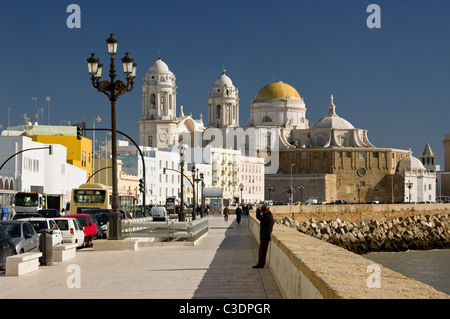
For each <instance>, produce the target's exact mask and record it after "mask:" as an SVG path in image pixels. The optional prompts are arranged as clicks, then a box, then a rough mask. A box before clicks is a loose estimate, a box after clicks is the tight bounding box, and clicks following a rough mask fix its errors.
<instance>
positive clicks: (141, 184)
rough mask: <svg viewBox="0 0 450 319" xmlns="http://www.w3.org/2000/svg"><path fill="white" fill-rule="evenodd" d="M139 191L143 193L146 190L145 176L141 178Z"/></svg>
mask: <svg viewBox="0 0 450 319" xmlns="http://www.w3.org/2000/svg"><path fill="white" fill-rule="evenodd" d="M139 191H140V192H141V193H143V192H144V179H143V178H141V179H140V180H139Z"/></svg>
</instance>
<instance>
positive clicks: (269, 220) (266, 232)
mask: <svg viewBox="0 0 450 319" xmlns="http://www.w3.org/2000/svg"><path fill="white" fill-rule="evenodd" d="M256 218H257V219H258V220H259V240H264V241H270V234H271V233H272V229H273V224H274V221H273V216H272V213H271V212H270V211H267V213H265V214H263V213H261V212H260V211H259V209H258V210H257V212H256Z"/></svg>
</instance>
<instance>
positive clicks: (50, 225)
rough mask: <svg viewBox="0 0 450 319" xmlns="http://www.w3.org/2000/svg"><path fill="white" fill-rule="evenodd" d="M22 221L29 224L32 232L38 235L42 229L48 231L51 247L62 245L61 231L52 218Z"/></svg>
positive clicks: (34, 218)
mask: <svg viewBox="0 0 450 319" xmlns="http://www.w3.org/2000/svg"><path fill="white" fill-rule="evenodd" d="M23 220H25V221H27V222H29V223H30V224H31V226H33V228H34V230H35V231H36V232H37V233H38V234H39V235H40V231H41V230H42V229H48V230H49V231H50V234H51V235H52V246H56V245H59V244H62V243H63V237H62V233H61V230H60V229H59V227H58V225H57V224H56V222H55V221H54V220H53V219H52V218H45V217H32V218H24V219H23Z"/></svg>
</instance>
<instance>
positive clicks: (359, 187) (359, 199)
mask: <svg viewBox="0 0 450 319" xmlns="http://www.w3.org/2000/svg"><path fill="white" fill-rule="evenodd" d="M361 188H362V185H361V184H359V185H358V186H356V189H357V190H358V204H361Z"/></svg>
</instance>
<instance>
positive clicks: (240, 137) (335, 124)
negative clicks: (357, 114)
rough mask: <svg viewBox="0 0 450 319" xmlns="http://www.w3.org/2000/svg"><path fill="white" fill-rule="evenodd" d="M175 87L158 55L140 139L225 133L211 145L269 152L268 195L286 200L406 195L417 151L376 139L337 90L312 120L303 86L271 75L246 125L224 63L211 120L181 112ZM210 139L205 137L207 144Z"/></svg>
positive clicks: (148, 142)
mask: <svg viewBox="0 0 450 319" xmlns="http://www.w3.org/2000/svg"><path fill="white" fill-rule="evenodd" d="M176 88H177V87H176V84H175V76H174V74H173V73H172V72H171V71H170V70H169V68H168V67H167V65H166V64H165V63H164V62H163V61H161V60H160V59H158V60H157V61H156V62H155V63H154V64H153V65H152V66H151V67H150V70H149V72H148V73H147V74H146V75H145V77H144V83H143V85H142V94H143V100H142V118H141V120H140V121H139V124H140V141H141V145H145V146H152V147H169V146H170V145H173V144H177V143H178V142H179V141H180V140H181V139H182V137H183V136H184V137H185V136H186V135H188V136H191V141H190V142H192V141H193V140H195V138H194V135H195V134H197V133H199V134H203V135H207V136H208V137H210V136H211V135H216V134H218V133H220V135H221V142H222V145H210V146H214V147H218V146H219V147H220V146H222V147H224V148H230V147H231V148H233V149H237V150H240V151H241V154H242V155H248V156H257V157H262V158H264V159H265V163H266V170H265V181H264V184H265V188H266V190H267V192H266V196H265V197H266V198H268V197H269V196H270V197H272V199H273V198H276V199H277V200H279V201H280V202H283V203H286V202H292V203H295V202H297V201H303V202H304V201H306V200H308V199H311V200H312V199H314V200H317V201H323V202H332V201H336V200H341V201H345V202H355V203H356V202H361V203H362V202H373V201H379V202H403V201H405V198H406V197H405V196H406V195H405V194H407V193H408V191H409V189H408V187H407V184H406V182H405V178H407V177H408V176H407V177H405V176H406V175H407V174H405V172H411V171H412V170H411V169H405V168H404V167H405V165H406V164H405V161H404V162H403V164H405V165H403V166H401V165H399V164H400V162H401V161H402V160H404V159H406V158H408V157H411V153H410V151H408V150H400V149H393V148H387V147H376V146H374V145H372V144H371V142H370V141H369V138H368V133H367V130H365V129H360V128H355V127H354V126H353V125H352V124H351V123H349V122H348V121H347V120H345V119H344V118H342V117H340V116H339V115H338V113H337V111H336V109H337V107H336V105H335V102H334V97H333V96H331V99H330V104H329V105H328V112H327V113H326V114H325V115H324V116H323V117H322V118H321V119H319V120H318V121H316V122H315V123H314V124H312V125H311V126H310V125H309V120H308V119H307V116H306V110H307V108H306V104H305V102H304V99H303V98H302V97H301V95H300V94H299V93H298V91H297V90H296V89H295V88H294V87H292V86H291V85H289V84H287V83H283V82H282V81H276V82H273V83H269V84H267V85H266V86H264V87H263V88H262V89H261V90H260V91H259V92H258V94H257V95H256V97H255V98H253V99H252V101H251V105H250V114H251V116H250V119H248V121H247V126H244V127H241V126H240V122H241V121H240V118H239V108H240V99H239V90H238V88H237V87H236V86H235V85H234V84H233V82H232V80H231V79H230V78H229V77H228V76H227V75H226V73H225V70H224V71H223V72H222V74H221V75H220V76H219V77H218V78H217V79H216V81H215V82H214V84H213V85H212V87H211V88H210V90H209V95H208V124H207V125H206V126H205V125H204V124H203V120H202V119H200V120H194V119H193V118H192V116H185V115H184V112H183V109H182V107H180V112H179V113H178V114H176ZM324 109H326V108H324ZM211 132H215V133H214V134H212V133H211ZM217 140H220V139H215V142H217ZM208 141H209V139H208V138H207V139H206V141H205V139H204V138H203V139H202V145H201V146H203V147H204V146H206V145H207V144H208ZM197 145H198V144H197ZM412 162H414V163H416V161H412ZM400 166H401V167H400ZM399 167H400V169H401V170H399ZM416 171H417V170H416ZM425 171H426V169H425ZM420 174H422V175H423V174H424V171H423V169H422V168H420ZM409 177H411V176H409ZM427 183H428V184H429V182H427ZM428 184H427V185H428ZM269 189H270V190H269ZM269 194H270V195H269ZM408 195H409V193H408ZM407 198H408V199H410V198H411V197H410V196H407ZM416 198H418V197H417V196H416ZM427 198H431V197H430V196H429V195H427Z"/></svg>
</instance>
